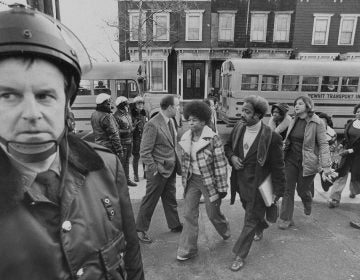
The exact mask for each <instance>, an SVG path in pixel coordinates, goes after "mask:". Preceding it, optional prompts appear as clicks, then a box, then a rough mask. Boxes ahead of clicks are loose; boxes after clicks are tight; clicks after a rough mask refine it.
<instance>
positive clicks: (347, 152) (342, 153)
mask: <svg viewBox="0 0 360 280" xmlns="http://www.w3.org/2000/svg"><path fill="white" fill-rule="evenodd" d="M348 154H350V151H349V150H343V151H342V152H340V153H339V155H340V156H342V157H343V156H346V155H348Z"/></svg>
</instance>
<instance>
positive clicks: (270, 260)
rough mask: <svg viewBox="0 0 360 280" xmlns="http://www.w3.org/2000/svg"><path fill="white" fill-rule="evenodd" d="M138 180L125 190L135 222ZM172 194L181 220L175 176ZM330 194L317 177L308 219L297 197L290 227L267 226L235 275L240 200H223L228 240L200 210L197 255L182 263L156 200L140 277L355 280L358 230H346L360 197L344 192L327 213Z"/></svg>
mask: <svg viewBox="0 0 360 280" xmlns="http://www.w3.org/2000/svg"><path fill="white" fill-rule="evenodd" d="M227 131H228V130H227ZM130 169H132V168H130ZM229 169H230V167H229ZM142 175H143V172H142V169H141V170H140V176H141V177H140V179H141V181H140V182H139V183H138V186H137V187H130V188H129V191H130V197H131V200H132V204H133V209H134V214H135V217H136V215H137V213H138V209H139V206H140V203H141V198H142V197H143V195H144V194H145V188H146V181H145V180H144V179H143V177H142ZM176 190H177V195H176V196H177V200H178V210H179V215H180V219H182V217H183V210H184V201H183V187H182V186H181V180H180V177H177V183H176ZM329 192H330V191H329ZM329 192H328V193H326V192H324V191H323V190H322V188H321V185H320V180H319V177H318V176H317V177H316V180H315V197H314V203H313V210H312V214H311V216H305V215H304V213H303V207H302V203H301V201H300V199H299V197H298V196H296V203H295V210H294V222H295V226H293V227H291V228H290V229H288V230H281V229H278V228H277V225H276V224H273V225H271V226H270V227H269V229H267V230H266V231H265V232H264V238H263V239H262V240H261V241H259V242H254V243H253V245H252V247H251V250H250V253H249V256H248V257H247V259H246V263H245V267H244V268H243V269H242V270H241V271H239V272H232V271H230V269H229V266H230V264H231V261H232V259H233V254H232V247H233V245H234V243H235V241H236V240H237V238H238V236H239V234H240V231H241V228H242V226H243V219H244V210H243V209H242V207H241V204H240V201H239V199H237V201H236V202H235V204H234V205H230V200H229V199H230V198H229V195H228V196H227V197H226V198H225V199H224V200H223V203H222V211H223V213H224V215H225V216H226V217H227V219H228V220H229V222H230V227H231V232H232V237H231V238H230V239H229V240H227V241H224V240H222V238H221V237H220V236H219V235H218V234H217V232H216V231H215V229H214V227H213V226H212V224H211V223H210V221H209V219H208V218H207V215H206V211H205V206H204V204H201V205H200V214H199V240H198V250H199V254H198V256H197V257H195V258H194V259H190V260H188V261H185V262H179V261H177V260H176V250H177V244H178V238H179V233H172V232H170V230H169V228H168V227H167V225H166V220H165V216H164V210H163V208H162V204H161V201H160V202H159V203H158V205H157V207H156V210H155V213H154V215H153V218H152V221H151V225H150V229H149V231H148V233H149V235H150V236H151V237H152V238H153V240H154V242H153V243H152V244H141V251H142V256H143V263H144V270H145V278H146V279H147V280H163V279H164V280H168V279H169V280H170V279H171V280H173V279H174V280H175V279H176V280H192V279H199V280H200V279H204V280H205V279H206V280H215V279H246V280H260V279H267V280H347V279H349V280H353V279H354V280H360V230H356V229H353V228H351V227H350V226H349V221H350V220H351V219H360V211H359V210H360V205H359V202H360V195H359V196H358V197H356V198H355V199H351V198H349V190H344V192H343V198H342V201H341V205H340V207H339V208H336V209H329V208H328V206H327V200H328V196H329Z"/></svg>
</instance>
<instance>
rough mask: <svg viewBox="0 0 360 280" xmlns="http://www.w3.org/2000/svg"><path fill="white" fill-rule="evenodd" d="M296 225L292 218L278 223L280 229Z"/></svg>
mask: <svg viewBox="0 0 360 280" xmlns="http://www.w3.org/2000/svg"><path fill="white" fill-rule="evenodd" d="M293 225H294V222H293V221H292V220H291V221H285V220H281V219H280V221H279V224H278V227H279V228H280V229H284V230H285V229H288V228H289V227H291V226H293Z"/></svg>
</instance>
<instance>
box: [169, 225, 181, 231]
mask: <svg viewBox="0 0 360 280" xmlns="http://www.w3.org/2000/svg"><path fill="white" fill-rule="evenodd" d="M182 230H183V225H182V224H180V225H179V226H177V227H175V228H172V229H171V230H170V231H171V232H182Z"/></svg>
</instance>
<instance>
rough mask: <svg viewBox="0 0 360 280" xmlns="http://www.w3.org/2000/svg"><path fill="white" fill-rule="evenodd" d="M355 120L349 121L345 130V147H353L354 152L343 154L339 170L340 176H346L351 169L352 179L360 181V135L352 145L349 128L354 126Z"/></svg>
mask: <svg viewBox="0 0 360 280" xmlns="http://www.w3.org/2000/svg"><path fill="white" fill-rule="evenodd" d="M353 122H354V120H351V121H350V122H348V123H347V125H346V127H345V131H344V136H345V138H344V148H345V149H353V150H354V152H353V153H352V154H348V155H346V156H343V157H342V159H341V162H340V168H339V169H338V170H337V171H338V172H339V176H340V177H343V176H345V175H346V174H347V173H348V172H349V171H351V180H352V181H360V168H359V166H360V137H359V138H358V139H357V140H356V141H355V142H354V143H353V144H352V145H351V144H350V141H349V128H350V127H351V126H352V124H353Z"/></svg>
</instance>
